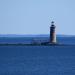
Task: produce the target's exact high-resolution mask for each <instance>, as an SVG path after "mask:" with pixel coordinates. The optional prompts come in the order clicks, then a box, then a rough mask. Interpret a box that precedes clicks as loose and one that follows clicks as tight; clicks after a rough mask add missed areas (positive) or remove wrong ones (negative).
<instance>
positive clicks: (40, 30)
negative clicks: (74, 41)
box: [0, 0, 75, 35]
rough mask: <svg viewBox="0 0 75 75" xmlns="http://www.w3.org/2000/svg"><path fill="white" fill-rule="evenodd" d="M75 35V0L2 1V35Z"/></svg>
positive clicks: (0, 18)
mask: <svg viewBox="0 0 75 75" xmlns="http://www.w3.org/2000/svg"><path fill="white" fill-rule="evenodd" d="M51 21H54V22H55V25H56V33H57V34H61V35H75V0H0V34H49V27H50V25H51Z"/></svg>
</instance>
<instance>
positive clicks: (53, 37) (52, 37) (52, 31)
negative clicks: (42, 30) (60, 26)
mask: <svg viewBox="0 0 75 75" xmlns="http://www.w3.org/2000/svg"><path fill="white" fill-rule="evenodd" d="M55 28H56V26H55V25H54V22H53V21H52V22H51V27H50V43H51V44H56V32H55Z"/></svg>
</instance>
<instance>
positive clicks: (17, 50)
mask: <svg viewBox="0 0 75 75" xmlns="http://www.w3.org/2000/svg"><path fill="white" fill-rule="evenodd" d="M40 39H42V40H40ZM48 40H49V38H47V37H44V38H43V37H42V38H33V37H16V38H15V37H0V43H33V42H37V41H38V42H40V41H48ZM57 42H58V43H63V44H69V45H67V46H65V45H64V46H0V75H75V46H74V45H75V38H74V37H60V38H58V39H57Z"/></svg>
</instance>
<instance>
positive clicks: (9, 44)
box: [0, 43, 75, 46]
mask: <svg viewBox="0 0 75 75" xmlns="http://www.w3.org/2000/svg"><path fill="white" fill-rule="evenodd" d="M0 46H75V45H73V44H24V43H17V44H15V43H14V44H11V43H4V44H1V43H0Z"/></svg>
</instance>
